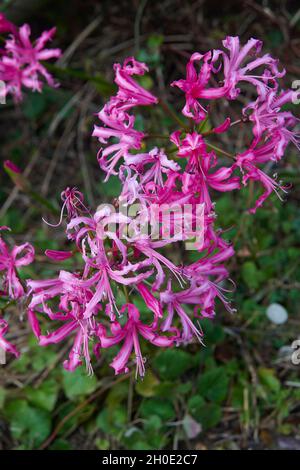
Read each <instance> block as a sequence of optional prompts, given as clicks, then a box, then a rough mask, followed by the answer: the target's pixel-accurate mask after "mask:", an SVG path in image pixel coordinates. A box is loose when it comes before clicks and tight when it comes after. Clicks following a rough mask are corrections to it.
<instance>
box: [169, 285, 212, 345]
mask: <svg viewBox="0 0 300 470" xmlns="http://www.w3.org/2000/svg"><path fill="white" fill-rule="evenodd" d="M208 289H209V284H208V283H205V281H204V282H203V283H202V285H201V286H196V285H191V287H189V288H188V289H185V290H182V291H179V292H173V291H172V287H171V282H170V281H169V282H168V288H167V290H166V291H164V292H161V294H160V299H161V302H162V304H163V305H164V304H166V306H167V312H168V315H167V317H166V318H165V320H164V322H163V324H162V331H173V330H174V326H173V321H174V314H175V312H176V313H177V315H178V316H179V318H180V321H181V325H182V332H181V335H180V337H178V339H177V343H178V344H180V343H190V342H191V340H192V338H193V336H195V337H196V338H197V339H198V341H199V342H200V343H201V344H203V342H202V336H203V333H202V331H201V329H200V328H197V327H196V326H195V324H194V323H193V320H192V319H191V318H190V315H189V314H188V313H186V311H185V310H184V308H183V304H186V305H195V309H196V310H197V309H198V307H199V304H201V302H202V298H203V293H204V292H205V291H206V290H208Z"/></svg>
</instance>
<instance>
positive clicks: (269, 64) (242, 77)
mask: <svg viewBox="0 0 300 470" xmlns="http://www.w3.org/2000/svg"><path fill="white" fill-rule="evenodd" d="M223 46H224V47H225V48H226V49H228V51H229V56H228V55H227V54H226V53H224V52H223V53H222V58H223V63H224V71H223V72H224V87H225V88H227V89H228V92H227V96H228V98H230V99H235V98H236V97H237V95H238V94H239V93H240V89H239V88H236V85H237V84H238V83H239V82H242V81H244V82H248V83H250V84H252V85H254V86H255V87H256V89H257V93H258V94H259V96H260V98H261V99H265V98H266V97H267V94H268V93H269V92H270V91H271V89H272V86H273V87H276V80H277V79H278V78H281V77H283V76H284V74H285V70H283V71H282V72H279V70H278V60H277V59H273V58H272V57H271V56H270V55H269V54H265V55H263V56H262V57H257V58H256V59H254V60H250V61H249V59H248V58H249V56H250V54H251V52H253V51H254V52H255V54H256V55H257V54H259V53H260V51H261V48H262V41H259V40H258V39H253V38H251V39H249V41H248V42H247V43H246V44H245V45H244V46H243V47H240V40H239V38H238V36H235V37H234V36H228V37H227V38H226V39H224V41H223ZM247 59H248V62H247V63H245V62H246V60H247ZM243 64H244V65H243ZM259 67H265V69H264V71H263V73H261V74H258V73H257V72H256V73H252V71H253V70H256V69H258V68H259Z"/></svg>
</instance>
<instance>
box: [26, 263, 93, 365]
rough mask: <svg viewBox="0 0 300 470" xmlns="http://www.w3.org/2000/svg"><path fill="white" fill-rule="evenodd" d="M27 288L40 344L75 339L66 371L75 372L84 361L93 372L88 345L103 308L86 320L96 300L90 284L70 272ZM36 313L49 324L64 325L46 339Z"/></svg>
mask: <svg viewBox="0 0 300 470" xmlns="http://www.w3.org/2000/svg"><path fill="white" fill-rule="evenodd" d="M27 284H28V287H29V288H30V289H31V294H32V299H31V302H30V304H29V312H28V315H29V322H30V325H31V327H32V329H33V332H34V334H35V335H36V336H37V338H38V339H39V344H40V345H41V346H47V345H48V344H56V343H59V342H61V341H63V340H64V339H65V338H66V337H67V336H69V335H75V338H74V343H73V347H72V349H71V352H70V354H69V359H68V360H66V361H64V368H65V369H66V370H70V371H72V370H74V369H75V368H76V367H78V366H79V365H81V364H82V358H85V361H86V366H87V369H88V370H89V371H91V360H90V353H89V342H90V340H91V338H92V337H93V336H94V335H95V331H96V321H95V319H94V315H96V314H97V313H98V310H99V308H101V307H100V306H98V307H97V308H95V309H94V310H93V312H92V313H93V316H91V318H88V319H85V318H84V312H85V309H86V306H87V304H88V302H89V301H90V300H91V299H92V297H93V292H92V291H91V289H90V288H89V286H88V282H86V281H85V280H82V279H80V278H79V276H76V275H73V274H71V273H68V272H67V271H61V272H60V274H59V277H58V278H56V279H48V280H44V281H28V282H27ZM56 298H58V299H59V303H58V310H57V311H53V307H52V306H51V304H52V301H53V299H56ZM48 302H50V305H49V304H48ZM35 312H44V313H45V314H46V315H47V316H48V317H49V319H50V320H53V321H55V322H57V321H59V322H62V323H63V325H62V326H61V327H59V328H58V329H57V330H55V331H53V332H51V333H48V334H46V335H43V334H41V330H40V326H39V322H38V319H37V316H36V313H35Z"/></svg>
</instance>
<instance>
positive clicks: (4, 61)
mask: <svg viewBox="0 0 300 470" xmlns="http://www.w3.org/2000/svg"><path fill="white" fill-rule="evenodd" d="M1 24H3V28H6V32H8V31H9V32H12V35H11V36H10V38H9V39H7V40H6V42H5V45H4V50H3V51H2V54H1V58H0V80H3V81H4V82H5V93H6V94H12V95H13V96H14V98H15V100H16V101H20V100H21V99H22V87H25V88H29V89H31V90H33V91H39V92H41V91H42V87H43V80H42V79H44V80H45V81H46V83H47V84H48V85H49V86H51V87H56V86H58V84H57V83H56V82H55V80H54V79H53V77H52V76H51V74H50V73H49V72H48V71H47V69H46V67H45V66H44V65H43V64H42V62H43V61H47V60H49V59H54V58H58V57H60V55H61V51H60V49H48V48H46V47H45V46H46V44H47V42H49V41H51V40H52V38H53V36H54V34H55V31H56V28H52V29H50V30H49V31H44V32H43V33H42V34H41V36H40V37H39V38H38V39H36V41H35V42H34V43H32V42H31V39H30V35H31V30H30V26H29V25H28V24H24V25H23V26H21V28H19V30H17V28H16V27H15V26H14V25H11V23H9V22H7V21H6V20H5V19H3V18H2V21H1V17H0V31H1Z"/></svg>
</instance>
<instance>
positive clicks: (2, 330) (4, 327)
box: [0, 318, 20, 358]
mask: <svg viewBox="0 0 300 470" xmlns="http://www.w3.org/2000/svg"><path fill="white" fill-rule="evenodd" d="M7 331H8V323H7V321H6V320H4V318H0V348H1V349H3V350H4V351H6V352H9V353H10V354H13V355H14V356H15V357H16V358H18V357H19V356H20V353H19V351H18V350H17V349H16V348H15V346H13V345H12V344H11V343H9V342H8V341H7V340H6V339H5V338H4V336H5V335H6V333H7Z"/></svg>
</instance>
